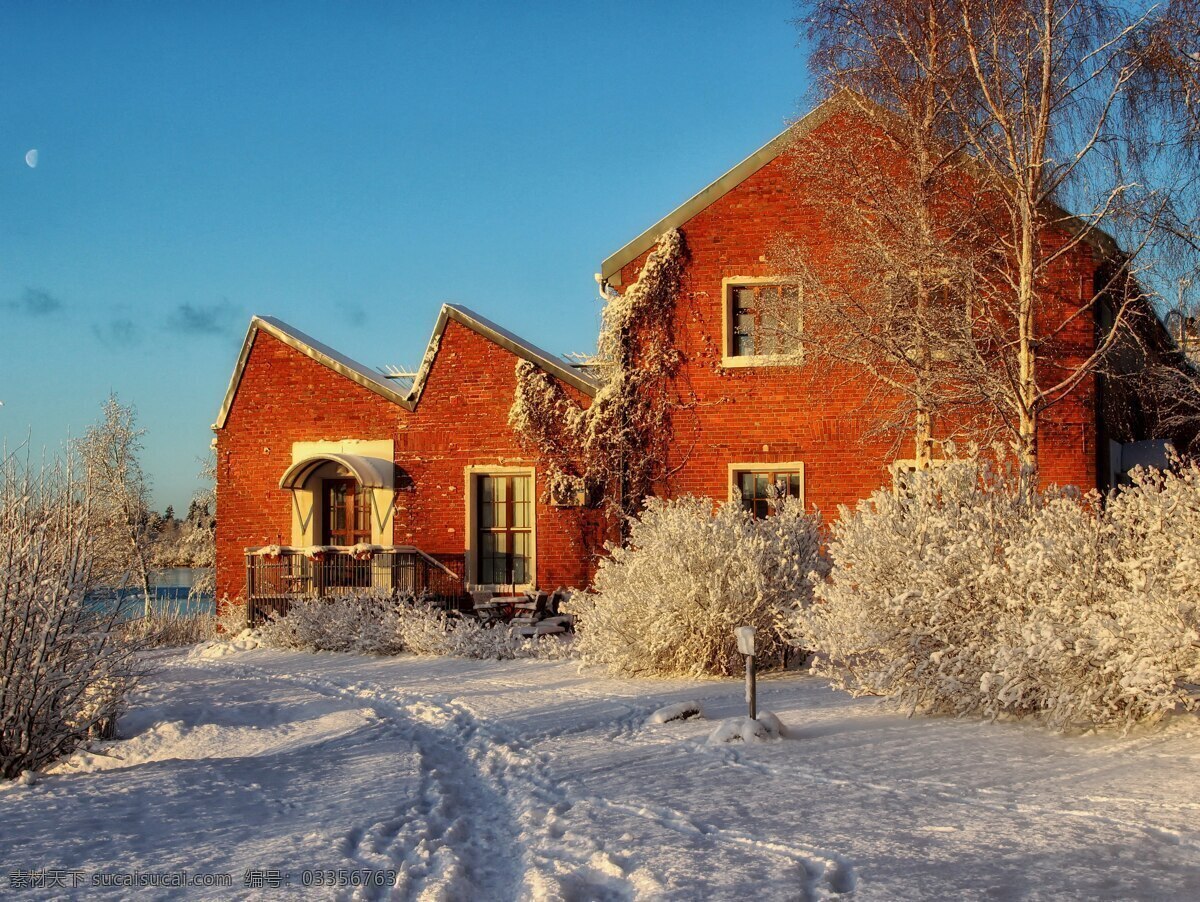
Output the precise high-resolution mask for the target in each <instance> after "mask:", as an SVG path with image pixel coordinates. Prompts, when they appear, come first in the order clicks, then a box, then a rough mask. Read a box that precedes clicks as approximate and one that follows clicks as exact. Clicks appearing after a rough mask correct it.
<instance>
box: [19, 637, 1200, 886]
mask: <svg viewBox="0 0 1200 902" xmlns="http://www.w3.org/2000/svg"><path fill="white" fill-rule="evenodd" d="M160 663H161V664H162V668H161V670H160V671H159V673H158V674H157V675H156V676H155V677H154V678H153V679H152V680H151V681H150V683H149V684H148V685H147V686H146V688H145V690H144V691H143V692H142V694H141V695H140V696H139V698H138V699H137V701H136V705H135V707H134V709H133V710H132V711H131V712H130V713H129V714H128V715H127V716H126V717H125V719H124V720H123V721H122V723H121V733H122V735H123V736H125V737H127V738H126V739H124V740H122V741H118V742H114V743H111V744H108V745H107V746H106V747H105V748H104V750H103V751H104V756H101V755H97V754H91V755H80V756H77V757H76V758H75V759H73V760H72V761H71V762H69V763H67V764H65V765H64V766H62V767H60V768H58V769H57V771H56V772H55V773H52V774H49V775H45V776H42V777H40V778H37V779H35V780H34V781H33V782H32V783H31V784H29V785H25V784H11V783H10V784H7V785H4V786H0V864H2V865H3V872H0V896H7V895H9V893H10V885H11V883H10V884H5V881H10V882H11V880H12V874H13V872H18V871H20V872H28V871H34V872H39V871H41V872H45V870H46V869H61V870H64V871H67V872H70V878H71V879H73V880H75V881H76V882H80V883H82V884H83V886H81V887H80V888H79V889H78V890H75V891H71V890H69V889H61V888H57V889H33V890H29V891H28V895H27V896H26V897H42V896H47V895H58V896H70V895H80V896H82V895H87V896H88V897H89V898H90V897H94V896H95V895H96V894H97V891H96V889H95V888H94V887H93V885H92V882H93V881H94V880H96V879H99V878H98V877H97V876H96V875H103V874H112V873H120V872H135V871H136V872H140V873H142V874H144V875H145V874H151V873H160V874H161V873H172V872H178V871H186V872H188V873H189V874H192V875H198V874H228V875H231V878H232V886H231V887H210V888H199V887H192V888H189V889H186V890H184V889H178V888H173V889H158V890H151V891H150V893H149V895H150V896H151V897H154V896H173V897H179V896H181V895H185V894H186V895H187V896H189V897H212V898H229V897H257V896H260V895H261V896H264V897H271V898H276V897H280V896H292V897H305V898H308V897H314V898H327V897H331V896H341V897H347V898H350V897H367V898H370V897H375V896H385V895H386V891H380V890H376V889H364V888H359V889H353V888H346V889H344V890H336V889H329V888H319V889H313V888H310V887H305V886H303V883H304V881H305V880H308V881H312V880H314V879H319V876H318V875H314V873H313V872H314V871H317V872H319V871H336V870H337V869H344V871H345V873H343V874H342V875H341V876H342V879H345V880H349V879H350V878H352V877H354V878H357V879H362V878H363V877H364V876H367V875H368V874H370V873H373V872H384V873H386V872H387V871H389V870H394V871H395V872H396V873H397V875H398V876H397V888H396V891H395V892H396V897H398V898H434V899H436V898H444V899H488V900H492V899H496V900H501V899H513V898H521V897H534V898H562V899H579V900H583V899H623V898H673V899H734V898H766V899H776V898H777V899H805V898H826V897H830V896H835V895H837V894H839V893H851V892H852V893H853V894H854V896H853V897H854V898H857V899H889V900H891V899H970V898H1006V899H1007V898H1088V899H1113V898H1122V899H1124V898H1131V899H1147V898H1177V899H1195V898H1200V828H1198V827H1197V814H1198V813H1200V780H1198V779H1197V764H1198V759H1200V741H1198V740H1200V723H1198V722H1197V721H1196V720H1194V719H1193V718H1190V717H1189V718H1179V719H1177V720H1174V721H1172V722H1169V723H1168V724H1167V725H1166V726H1165V727H1162V728H1159V729H1156V730H1154V731H1152V732H1147V733H1145V734H1143V735H1136V736H1133V737H1129V738H1119V737H1114V736H1102V737H1096V736H1085V737H1076V738H1061V737H1058V736H1054V735H1049V734H1047V733H1045V732H1043V731H1041V730H1039V729H1037V728H1035V727H1031V726H1027V725H1019V724H984V723H977V722H962V721H950V720H920V719H914V720H906V719H904V718H903V717H898V716H896V715H894V714H892V713H888V712H887V711H884V710H881V709H880V708H879V707H877V706H876V705H874V704H872V703H870V702H863V701H854V700H851V699H849V698H846V697H845V696H843V695H840V694H837V693H834V692H831V691H830V690H829V689H828V688H826V687H825V685H824V684H822V683H821V682H820V681H818V680H815V679H813V678H811V677H807V676H802V675H798V674H794V675H786V676H780V677H767V678H763V679H762V680H761V681H760V683H759V690H760V706H761V707H763V708H767V709H770V710H772V711H774V712H775V713H776V714H777V715H779V717H780V719H781V720H782V721H783V723H784V724H785V725H787V727H788V736H787V738H785V739H782V740H775V741H768V742H764V743H756V744H748V745H741V744H735V745H712V744H709V743H708V742H707V737H708V736H709V734H710V733H711V732H712V731H713V729H714V727H715V726H716V725H717V722H718V721H719V720H720V719H722V718H725V717H732V716H735V715H740V714H742V713H743V701H742V687H741V685H740V684H738V683H736V682H702V683H688V682H681V681H654V682H631V681H612V680H607V679H600V678H597V677H596V676H594V675H590V674H583V675H581V674H580V673H579V672H578V671H577V670H576V668H575V666H574V665H572V664H565V663H547V662H539V661H509V662H503V663H498V662H480V661H463V660H451V659H428V658H426V659H420V658H410V657H401V658H389V659H380V658H363V657H355V656H351V655H333V654H325V655H309V654H302V653H287V652H275V651H265V650H254V651H246V652H239V653H236V654H232V655H229V656H227V657H222V658H219V659H201V658H200V657H199V656H198V655H197V654H195V653H192V654H191V655H190V656H189V655H187V654H170V655H165V656H163V657H162V658H161V660H160ZM691 700H698V701H699V702H700V703H701V707H702V708H703V711H704V714H705V719H688V720H674V721H670V722H667V723H663V724H655V723H651V720H652V715H653V713H654V712H655V711H656V710H658V709H660V708H662V707H664V706H666V705H669V704H677V703H680V702H685V701H691ZM248 872H249V873H248ZM276 872H277V873H276ZM247 877H249V880H250V881H251V883H258V882H259V881H263V880H265V881H266V883H267V885H266V887H265V888H263V889H258V888H256V887H249V888H248V887H247V886H246V882H245V881H246V880H247ZM333 877H334V880H335V881H336V880H337V879H338V877H337V875H333ZM22 879H24V878H22ZM274 883H281V884H283V885H282V886H281V887H275V886H273V885H271V884H274ZM68 886H69V883H68ZM105 894H107V895H109V896H111V897H128V896H130V895H132V894H133V891H131V890H130V889H128V888H111V889H108V890H107V891H105ZM139 895H141V893H139ZM11 897H15V898H21V897H22V895H21V894H12V896H11Z"/></svg>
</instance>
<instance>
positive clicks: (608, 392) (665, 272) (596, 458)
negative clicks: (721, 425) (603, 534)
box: [508, 229, 684, 514]
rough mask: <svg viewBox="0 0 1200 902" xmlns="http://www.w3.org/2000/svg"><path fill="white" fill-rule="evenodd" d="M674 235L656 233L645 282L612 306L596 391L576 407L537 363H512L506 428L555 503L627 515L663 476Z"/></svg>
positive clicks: (672, 360) (677, 243)
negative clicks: (513, 383) (599, 504)
mask: <svg viewBox="0 0 1200 902" xmlns="http://www.w3.org/2000/svg"><path fill="white" fill-rule="evenodd" d="M683 260H684V243H683V235H682V234H680V232H679V230H678V229H672V230H671V231H669V232H666V233H665V234H663V235H661V236H660V237H659V239H658V243H657V245H656V247H655V249H654V250H653V251H651V253H650V254H649V256H648V257H647V258H646V263H645V265H644V266H643V267H642V271H641V274H640V275H639V276H638V279H637V281H636V282H634V283H633V284H632V285H630V286H629V289H628V290H627V291H625V293H624V294H613V295H611V296H610V297H609V298H608V302H607V303H606V304H605V307H604V312H603V314H602V320H601V326H600V340H599V343H598V346H597V354H596V369H595V372H596V375H597V376H598V379H599V382H600V389H599V391H597V392H596V396H595V398H593V399H592V403H591V405H590V406H589V407H586V408H585V407H581V406H580V405H579V404H578V403H577V402H576V401H575V400H574V399H573V398H571V397H570V396H569V395H568V394H567V393H566V392H565V391H564V389H563V387H562V385H561V384H560V383H559V382H558V381H556V380H554V379H552V378H551V377H550V376H549V375H547V374H546V373H545V372H544V371H542V370H541V369H539V368H538V367H536V366H535V365H534V364H532V363H530V362H528V361H525V360H519V361H518V362H517V368H516V370H517V389H516V396H515V398H514V399H513V405H512V407H511V408H510V410H509V413H508V422H509V425H510V426H511V427H512V428H513V431H514V432H516V433H517V435H518V436H520V437H522V438H523V439H524V440H525V441H526V442H528V443H529V444H530V445H532V446H533V447H535V448H536V449H537V450H538V454H539V456H540V459H541V463H542V467H543V468H544V470H545V472H546V474H547V479H548V483H549V491H550V495H551V500H552V501H556V502H563V501H567V500H569V499H571V498H574V497H578V496H579V495H580V494H582V495H584V497H587V498H603V503H604V506H605V507H606V508H607V509H608V510H609V511H610V512H612V513H614V514H630V513H633V512H634V511H636V510H637V509H638V508H640V506H641V503H642V501H643V499H645V498H646V497H647V496H648V495H651V494H653V492H654V486H655V483H656V482H658V481H660V480H661V479H663V478H664V477H665V475H666V473H667V466H668V464H667V449H668V447H669V444H670V436H671V414H672V411H673V410H674V408H675V406H676V405H675V402H674V399H673V393H672V390H671V379H672V376H673V375H674V374H675V371H676V369H677V368H678V366H679V361H680V354H679V351H678V350H677V349H676V348H675V347H674V342H673V340H672V339H673V335H672V326H671V324H672V319H673V317H672V313H673V306H674V303H675V299H676V296H677V294H678V292H679V278H680V273H681V272H682V270H683Z"/></svg>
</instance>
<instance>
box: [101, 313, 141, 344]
mask: <svg viewBox="0 0 1200 902" xmlns="http://www.w3.org/2000/svg"><path fill="white" fill-rule="evenodd" d="M92 334H93V335H95V336H96V337H97V338H98V339H100V340H101V341H102V342H104V343H105V344H106V345H114V346H117V347H129V346H130V345H135V344H137V343H138V342H140V341H141V340H142V331H141V329H139V328H138V324H137V323H136V322H134V321H133V320H132V319H130V318H129V317H126V316H119V317H115V318H113V319H111V320H109V321H108V322H106V323H100V324H97V325H93V326H92Z"/></svg>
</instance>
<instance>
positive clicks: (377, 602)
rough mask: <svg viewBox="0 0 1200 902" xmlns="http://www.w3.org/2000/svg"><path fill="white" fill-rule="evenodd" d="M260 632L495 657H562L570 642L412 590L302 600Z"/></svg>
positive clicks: (347, 648)
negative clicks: (520, 632) (515, 630)
mask: <svg viewBox="0 0 1200 902" xmlns="http://www.w3.org/2000/svg"><path fill="white" fill-rule="evenodd" d="M259 634H260V637H259V641H261V642H262V644H264V645H269V646H273V647H276V648H296V649H302V650H305V651H341V652H357V653H359V654H375V655H394V654H398V653H399V652H401V651H407V652H410V653H412V654H415V655H431V656H440V655H448V656H452V657H459V658H486V659H493V660H506V659H510V658H528V657H539V658H557V657H562V656H563V653H562V652H563V646H564V644H565V643H563V642H561V641H558V640H556V639H555V637H542V638H541V639H540V640H529V639H523V638H521V637H519V636H514V635H513V634H512V631H511V630H510V629H509V628H508V627H507V626H505V625H504V624H495V625H491V626H485V625H483V624H481V623H480V622H479V621H478V620H475V619H474V618H470V617H463V618H460V617H452V616H450V615H448V614H447V613H446V612H445V611H443V610H441V609H440V608H437V607H435V606H433V605H430V604H428V603H426V602H424V601H422V600H421V599H419V598H414V597H412V596H411V595H406V596H399V597H397V596H392V595H380V594H374V593H357V594H350V595H342V596H338V597H335V598H326V599H320V598H307V599H302V600H298V601H296V602H293V604H292V605H291V607H290V608H289V609H288V611H287V613H286V614H285V615H284V616H282V617H273V618H272V619H271V620H270V621H268V622H267V623H266V624H264V625H263V626H262V628H261V629H260V630H259Z"/></svg>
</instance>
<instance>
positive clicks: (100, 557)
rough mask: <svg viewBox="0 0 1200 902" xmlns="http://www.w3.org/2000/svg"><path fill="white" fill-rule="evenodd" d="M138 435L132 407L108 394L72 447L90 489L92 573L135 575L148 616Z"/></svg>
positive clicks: (146, 529)
mask: <svg viewBox="0 0 1200 902" xmlns="http://www.w3.org/2000/svg"><path fill="white" fill-rule="evenodd" d="M143 435H145V430H144V429H139V428H138V427H137V413H136V411H135V410H134V408H133V407H132V406H127V405H124V404H122V403H121V402H120V400H118V398H117V396H116V395H115V394H114V395H109V397H108V400H107V401H105V402H104V406H103V408H102V415H101V418H100V421H99V422H98V423H96V424H94V425H93V426H91V427H89V428H88V430H87V433H86V434H85V435H84V436H83V438H81V439H79V440H78V441H77V442H76V443H75V450H76V452H77V453H78V454H79V458H80V460H81V462H82V466H83V470H84V476H85V478H86V480H87V483H88V486H89V487H90V489H91V495H92V503H91V517H92V520H93V524H94V528H95V542H96V570H97V575H98V576H99V577H100V579H101V580H104V581H110V582H111V581H114V580H117V579H120V580H122V581H124V580H126V579H128V578H132V579H134V580H136V582H137V586H138V588H139V589H140V590H141V592H142V598H143V601H144V604H145V614H146V616H150V615H151V614H152V613H153V609H154V592H153V590H152V589H151V587H150V566H151V562H150V555H151V545H152V543H153V536H152V531H153V530H152V525H151V516H150V502H149V495H150V491H149V487H148V485H147V482H146V476H145V473H144V472H143V471H142V464H141V459H140V458H141V451H142V436H143Z"/></svg>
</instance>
